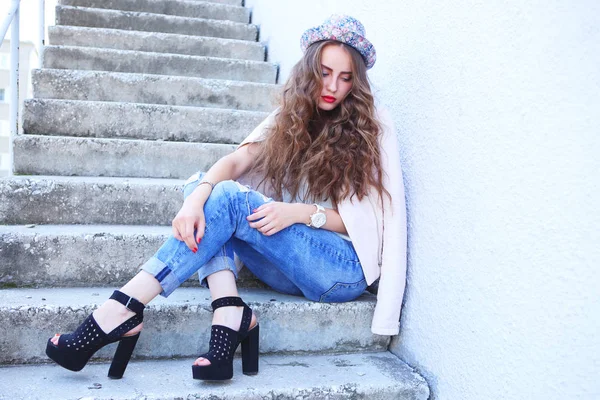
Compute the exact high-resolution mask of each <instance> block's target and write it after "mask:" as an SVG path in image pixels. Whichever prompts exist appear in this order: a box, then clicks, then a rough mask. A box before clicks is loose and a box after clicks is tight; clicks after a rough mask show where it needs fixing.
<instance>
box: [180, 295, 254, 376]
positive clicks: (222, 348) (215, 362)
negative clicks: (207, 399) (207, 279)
mask: <svg viewBox="0 0 600 400" xmlns="http://www.w3.org/2000/svg"><path fill="white" fill-rule="evenodd" d="M231 306H237V307H244V311H243V313H242V322H241V324H240V330H239V331H234V330H233V329H231V328H228V327H226V326H222V325H213V326H212V328H211V332H210V344H209V351H208V353H205V354H202V355H201V356H200V357H203V358H205V359H207V360H208V361H210V365H193V366H192V375H193V377H194V379H202V380H207V381H223V380H228V379H231V378H232V377H233V356H234V354H235V350H236V349H237V347H238V346H239V345H240V343H241V344H242V369H243V371H244V374H246V371H248V373H247V375H255V374H257V373H258V339H259V336H258V332H259V331H258V324H256V326H255V327H254V328H252V330H250V331H248V328H249V327H250V322H251V321H252V310H251V309H250V307H248V305H247V304H246V303H244V302H243V301H242V299H240V298H239V297H222V298H220V299H217V300H215V301H213V302H212V308H213V312H214V310H216V309H217V308H220V307H231ZM245 354H247V355H245Z"/></svg>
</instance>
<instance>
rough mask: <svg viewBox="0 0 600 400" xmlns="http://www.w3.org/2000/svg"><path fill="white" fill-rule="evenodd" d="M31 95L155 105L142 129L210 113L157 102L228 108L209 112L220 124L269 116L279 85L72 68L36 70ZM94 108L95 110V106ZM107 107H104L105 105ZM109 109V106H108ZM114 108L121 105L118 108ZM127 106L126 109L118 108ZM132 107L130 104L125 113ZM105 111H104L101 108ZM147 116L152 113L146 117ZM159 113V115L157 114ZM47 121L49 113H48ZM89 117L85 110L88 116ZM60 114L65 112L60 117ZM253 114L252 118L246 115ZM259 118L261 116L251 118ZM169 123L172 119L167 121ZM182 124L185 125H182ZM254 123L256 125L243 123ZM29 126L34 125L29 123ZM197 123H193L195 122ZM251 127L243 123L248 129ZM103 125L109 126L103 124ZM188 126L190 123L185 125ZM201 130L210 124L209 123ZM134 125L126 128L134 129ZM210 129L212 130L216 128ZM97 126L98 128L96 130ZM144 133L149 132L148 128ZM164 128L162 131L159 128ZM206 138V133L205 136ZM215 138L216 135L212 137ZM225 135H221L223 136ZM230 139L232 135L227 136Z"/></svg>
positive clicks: (176, 128)
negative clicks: (228, 115) (219, 114)
mask: <svg viewBox="0 0 600 400" xmlns="http://www.w3.org/2000/svg"><path fill="white" fill-rule="evenodd" d="M32 85H33V94H34V97H35V98H37V99H44V98H47V99H65V100H86V101H109V102H128V103H138V104H152V106H146V107H143V108H144V112H145V115H144V118H145V119H144V120H141V121H138V123H141V125H143V126H145V127H146V126H147V125H149V124H150V121H151V120H152V122H153V123H154V122H157V121H159V120H163V121H165V122H167V120H165V118H166V117H167V116H166V115H165V113H168V114H169V115H168V117H169V118H171V117H174V118H177V116H178V115H181V116H185V118H188V117H191V116H192V115H196V114H197V115H198V116H199V117H200V118H203V117H204V115H201V114H202V113H204V114H205V113H207V112H209V111H198V110H191V109H179V110H172V109H169V108H164V107H157V106H156V105H157V104H162V105H174V106H193V107H210V108H221V109H227V110H220V111H210V112H209V113H211V114H210V115H215V113H218V112H220V113H221V114H223V116H222V117H219V118H218V119H217V121H221V120H229V122H233V120H235V119H239V117H238V114H239V113H232V114H233V116H232V117H227V116H226V115H227V114H228V113H231V111H232V110H247V111H263V112H270V111H272V110H273V109H274V104H275V102H276V95H277V92H278V90H279V86H275V85H264V84H252V83H242V82H234V81H214V80H206V79H201V78H187V77H167V76H156V75H154V76H147V75H140V74H123V73H110V72H96V71H69V70H57V69H55V70H48V69H42V70H33V71H32ZM91 107H96V105H93V106H91ZM102 107H104V106H102ZM107 107H108V106H107ZM114 107H117V106H116V105H115V106H114ZM118 107H121V108H123V107H126V105H118ZM131 107H136V108H137V107H139V106H138V105H135V106H133V105H132V106H128V109H127V111H129V108H131ZM63 111H64V112H65V113H67V114H72V113H70V112H69V111H68V110H63ZM99 111H101V110H99ZM148 113H149V114H148ZM155 113H156V114H157V115H155ZM45 114H46V115H45V118H47V117H49V115H48V114H49V113H45ZM87 114H89V113H87V112H86V115H87ZM61 115H62V114H61ZM244 115H250V114H244ZM252 115H255V116H258V115H262V114H260V113H257V114H252ZM169 121H171V120H170V119H169ZM180 122H184V121H180ZM244 122H247V123H248V124H251V123H252V121H248V120H246V121H244ZM24 123H25V125H30V122H29V121H28V120H27V119H26V120H25V121H24ZM195 123H197V121H196V122H194V124H195ZM248 124H244V128H245V129H247V126H248ZM102 125H105V124H102ZM184 125H189V124H185V123H184ZM201 126H207V124H206V122H204V123H202V124H201ZM236 127H237V124H233V125H230V124H229V123H228V125H227V129H228V131H230V132H231V129H235V128H236ZM132 128H134V127H130V128H128V129H132ZM214 128H215V127H214V126H211V131H212V130H213V129H214ZM95 129H97V126H96V125H94V130H95ZM145 129H146V128H145ZM160 129H161V130H163V129H164V127H162V126H161V127H160ZM181 130H184V131H186V130H187V129H185V128H183V127H179V126H178V125H177V124H172V125H171V126H170V128H169V129H168V131H169V132H173V131H181ZM207 134H208V133H207ZM208 135H209V136H212V134H208ZM221 136H222V135H221ZM226 137H231V134H227V135H226Z"/></svg>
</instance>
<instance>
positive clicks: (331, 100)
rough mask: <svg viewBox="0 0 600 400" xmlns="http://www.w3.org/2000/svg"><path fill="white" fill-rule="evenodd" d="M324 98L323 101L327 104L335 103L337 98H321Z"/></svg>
mask: <svg viewBox="0 0 600 400" xmlns="http://www.w3.org/2000/svg"><path fill="white" fill-rule="evenodd" d="M321 97H322V98H323V100H325V101H326V102H327V103H333V102H335V97H331V96H321Z"/></svg>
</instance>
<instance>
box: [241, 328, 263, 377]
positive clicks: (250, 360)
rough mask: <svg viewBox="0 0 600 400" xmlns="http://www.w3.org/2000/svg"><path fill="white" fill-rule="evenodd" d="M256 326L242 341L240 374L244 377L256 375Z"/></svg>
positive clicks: (257, 335)
mask: <svg viewBox="0 0 600 400" xmlns="http://www.w3.org/2000/svg"><path fill="white" fill-rule="evenodd" d="M258 328H259V327H258V324H257V325H256V326H255V327H254V328H252V329H251V330H250V332H248V336H246V338H245V339H244V340H242V372H243V373H244V375H256V374H258V337H259V329H258Z"/></svg>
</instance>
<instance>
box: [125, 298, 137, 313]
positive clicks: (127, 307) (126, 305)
mask: <svg viewBox="0 0 600 400" xmlns="http://www.w3.org/2000/svg"><path fill="white" fill-rule="evenodd" d="M131 299H133V297H130V298H129V299H127V304H125V308H126V309H128V310H129V311H133V310H132V309H131V308H129V304H131ZM134 312H135V311H134Z"/></svg>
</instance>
